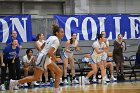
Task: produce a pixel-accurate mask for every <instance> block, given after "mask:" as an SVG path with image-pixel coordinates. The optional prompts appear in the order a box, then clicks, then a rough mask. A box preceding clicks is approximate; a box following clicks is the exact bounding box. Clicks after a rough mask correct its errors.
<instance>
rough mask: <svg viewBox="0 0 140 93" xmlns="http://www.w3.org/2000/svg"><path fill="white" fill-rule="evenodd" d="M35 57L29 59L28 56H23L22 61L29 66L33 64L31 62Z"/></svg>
mask: <svg viewBox="0 0 140 93" xmlns="http://www.w3.org/2000/svg"><path fill="white" fill-rule="evenodd" d="M33 57H34V56H31V58H30V59H28V57H27V55H25V56H23V58H22V61H23V62H26V63H27V64H29V63H30V62H31V60H32V59H33Z"/></svg>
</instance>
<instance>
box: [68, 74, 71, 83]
mask: <svg viewBox="0 0 140 93" xmlns="http://www.w3.org/2000/svg"><path fill="white" fill-rule="evenodd" d="M68 84H69V85H70V84H71V80H70V76H68Z"/></svg>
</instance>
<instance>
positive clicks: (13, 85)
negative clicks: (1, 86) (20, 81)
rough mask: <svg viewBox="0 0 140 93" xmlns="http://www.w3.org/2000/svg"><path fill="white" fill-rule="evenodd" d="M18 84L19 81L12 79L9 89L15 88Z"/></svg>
mask: <svg viewBox="0 0 140 93" xmlns="http://www.w3.org/2000/svg"><path fill="white" fill-rule="evenodd" d="M16 85H17V81H16V80H12V79H10V84H9V90H13V89H14V87H15V86H16Z"/></svg>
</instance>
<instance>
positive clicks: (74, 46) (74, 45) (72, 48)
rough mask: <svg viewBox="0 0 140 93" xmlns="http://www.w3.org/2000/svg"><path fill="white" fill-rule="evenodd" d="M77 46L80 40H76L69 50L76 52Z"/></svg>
mask: <svg viewBox="0 0 140 93" xmlns="http://www.w3.org/2000/svg"><path fill="white" fill-rule="evenodd" d="M77 46H78V40H75V42H73V43H72V44H70V46H69V50H70V51H74V50H75V48H76V47H77Z"/></svg>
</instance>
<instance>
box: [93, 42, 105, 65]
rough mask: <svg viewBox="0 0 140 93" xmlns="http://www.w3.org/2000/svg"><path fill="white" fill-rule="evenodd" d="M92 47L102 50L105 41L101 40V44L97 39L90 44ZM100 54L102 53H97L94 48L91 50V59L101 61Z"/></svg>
mask: <svg viewBox="0 0 140 93" xmlns="http://www.w3.org/2000/svg"><path fill="white" fill-rule="evenodd" d="M92 47H93V49H95V48H98V49H99V50H103V49H104V47H105V43H104V42H102V43H101V44H100V43H99V41H95V42H94V43H93V45H92ZM101 55H102V53H100V54H98V53H97V52H96V51H95V50H94V51H93V53H92V54H91V57H92V59H93V61H95V63H96V62H100V61H101Z"/></svg>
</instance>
